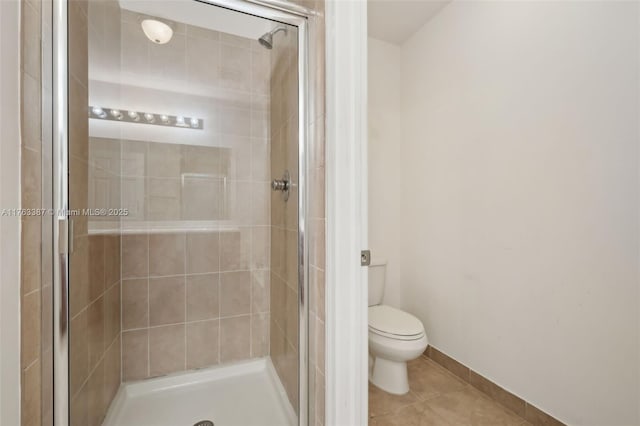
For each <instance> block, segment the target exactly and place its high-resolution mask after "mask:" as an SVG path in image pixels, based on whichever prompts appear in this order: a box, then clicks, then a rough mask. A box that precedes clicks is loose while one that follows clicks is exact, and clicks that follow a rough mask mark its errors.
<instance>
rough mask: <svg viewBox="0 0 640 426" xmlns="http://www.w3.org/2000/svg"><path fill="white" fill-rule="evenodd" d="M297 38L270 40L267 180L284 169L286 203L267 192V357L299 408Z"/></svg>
mask: <svg viewBox="0 0 640 426" xmlns="http://www.w3.org/2000/svg"><path fill="white" fill-rule="evenodd" d="M297 48H298V42H297V31H296V30H295V29H292V28H289V31H287V32H286V33H284V32H282V33H279V34H278V35H277V36H276V38H275V39H274V43H273V50H272V52H273V53H272V55H273V56H272V62H271V141H272V143H271V178H272V179H281V178H282V176H283V173H284V171H285V170H288V171H289V173H290V176H291V179H292V182H293V183H294V185H292V186H291V189H290V195H289V199H288V201H286V202H285V201H284V199H283V196H282V193H280V192H272V193H271V242H272V244H271V359H272V361H273V365H274V367H275V369H276V372H277V373H278V376H279V377H280V381H281V382H282V384H283V385H284V388H285V390H286V392H287V396H288V398H289V401H290V402H291V405H292V406H293V407H295V409H296V410H297V409H298V185H297V183H298V140H299V139H298V98H297V96H298V51H297Z"/></svg>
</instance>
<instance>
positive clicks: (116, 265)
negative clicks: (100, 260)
mask: <svg viewBox="0 0 640 426" xmlns="http://www.w3.org/2000/svg"><path fill="white" fill-rule="evenodd" d="M104 243H105V249H104V262H105V285H106V286H107V287H109V286H111V285H112V284H114V283H116V282H117V281H120V243H121V239H120V236H117V235H108V236H105V241H104Z"/></svg>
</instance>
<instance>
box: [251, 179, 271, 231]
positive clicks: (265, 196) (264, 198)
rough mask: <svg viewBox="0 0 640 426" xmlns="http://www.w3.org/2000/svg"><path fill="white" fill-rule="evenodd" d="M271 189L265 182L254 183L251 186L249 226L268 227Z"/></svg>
mask: <svg viewBox="0 0 640 426" xmlns="http://www.w3.org/2000/svg"><path fill="white" fill-rule="evenodd" d="M270 200H271V188H270V184H269V183H267V182H254V183H253V184H252V186H251V211H252V212H253V215H252V218H251V224H252V225H254V226H268V225H269V223H270V222H269V216H270V212H271V208H270Z"/></svg>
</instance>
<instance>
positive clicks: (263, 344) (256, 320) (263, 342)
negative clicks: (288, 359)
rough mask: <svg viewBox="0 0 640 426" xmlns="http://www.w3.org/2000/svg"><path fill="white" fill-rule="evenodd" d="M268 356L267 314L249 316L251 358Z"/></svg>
mask: <svg viewBox="0 0 640 426" xmlns="http://www.w3.org/2000/svg"><path fill="white" fill-rule="evenodd" d="M267 355H269V314H268V313H260V314H253V315H251V357H253V358H256V357H264V356H267Z"/></svg>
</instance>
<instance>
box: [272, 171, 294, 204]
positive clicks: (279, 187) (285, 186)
mask: <svg viewBox="0 0 640 426" xmlns="http://www.w3.org/2000/svg"><path fill="white" fill-rule="evenodd" d="M290 188H291V177H290V175H289V170H285V171H284V174H283V175H282V179H274V180H273V181H272V182H271V189H273V190H274V191H282V196H283V198H284V201H288V200H289V189H290Z"/></svg>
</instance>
